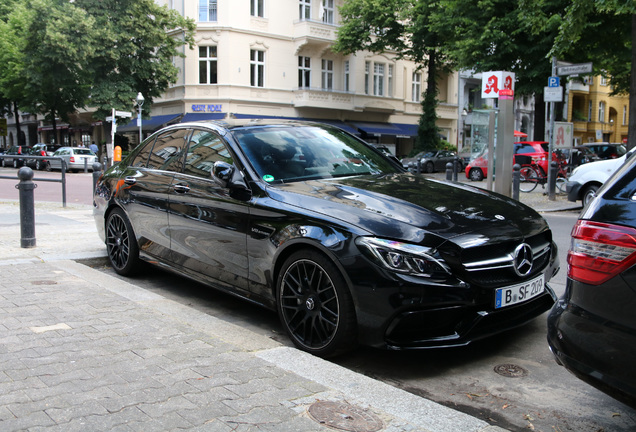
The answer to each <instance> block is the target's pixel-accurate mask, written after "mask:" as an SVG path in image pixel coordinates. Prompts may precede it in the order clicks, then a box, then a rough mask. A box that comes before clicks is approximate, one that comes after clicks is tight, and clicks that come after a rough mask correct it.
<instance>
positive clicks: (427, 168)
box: [425, 162, 435, 174]
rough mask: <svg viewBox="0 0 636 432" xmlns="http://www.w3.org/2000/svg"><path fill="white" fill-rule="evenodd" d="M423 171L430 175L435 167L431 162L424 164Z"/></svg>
mask: <svg viewBox="0 0 636 432" xmlns="http://www.w3.org/2000/svg"><path fill="white" fill-rule="evenodd" d="M425 169H426V172H427V173H429V174H430V173H432V172H435V165H433V162H426V165H425Z"/></svg>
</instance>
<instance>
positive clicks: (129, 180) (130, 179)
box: [124, 176, 137, 185]
mask: <svg viewBox="0 0 636 432" xmlns="http://www.w3.org/2000/svg"><path fill="white" fill-rule="evenodd" d="M124 183H126V184H127V185H134V184H136V183H137V179H136V178H134V177H130V176H128V177H126V178H125V179H124Z"/></svg>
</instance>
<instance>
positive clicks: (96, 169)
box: [93, 162, 102, 195]
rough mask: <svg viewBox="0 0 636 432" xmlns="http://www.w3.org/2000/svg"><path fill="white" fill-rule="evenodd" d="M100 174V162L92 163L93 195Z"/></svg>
mask: <svg viewBox="0 0 636 432" xmlns="http://www.w3.org/2000/svg"><path fill="white" fill-rule="evenodd" d="M101 175H102V164H100V163H99V162H95V163H93V195H95V188H96V187H97V181H98V180H99V177H100V176H101Z"/></svg>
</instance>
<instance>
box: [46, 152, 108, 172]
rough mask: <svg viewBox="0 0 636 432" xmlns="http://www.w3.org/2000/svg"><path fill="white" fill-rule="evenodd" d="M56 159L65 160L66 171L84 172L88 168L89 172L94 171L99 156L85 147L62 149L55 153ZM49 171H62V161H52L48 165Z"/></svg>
mask: <svg viewBox="0 0 636 432" xmlns="http://www.w3.org/2000/svg"><path fill="white" fill-rule="evenodd" d="M53 156H54V157H61V158H62V159H64V162H65V165H66V171H69V172H71V171H82V170H84V167H86V168H87V169H88V170H89V171H93V163H94V162H95V161H96V160H97V156H96V155H95V153H93V152H92V150H90V149H87V148H83V147H62V148H60V149H58V150H57V151H56V152H55V153H53ZM46 169H47V171H51V170H52V169H56V170H61V169H62V161H61V160H60V159H50V160H48V161H47V165H46Z"/></svg>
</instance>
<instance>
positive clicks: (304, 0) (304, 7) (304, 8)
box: [298, 0, 311, 21]
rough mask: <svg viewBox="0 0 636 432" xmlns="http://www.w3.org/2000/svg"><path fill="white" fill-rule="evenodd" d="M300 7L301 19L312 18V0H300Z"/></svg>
mask: <svg viewBox="0 0 636 432" xmlns="http://www.w3.org/2000/svg"><path fill="white" fill-rule="evenodd" d="M298 9H299V16H298V18H300V20H301V21H303V20H308V19H311V0H299V3H298Z"/></svg>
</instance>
